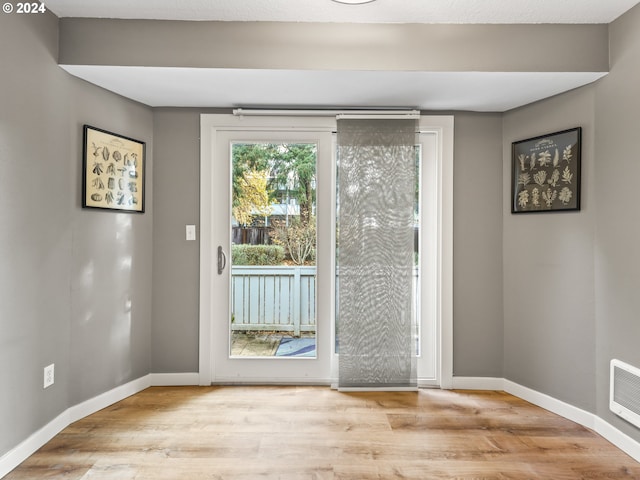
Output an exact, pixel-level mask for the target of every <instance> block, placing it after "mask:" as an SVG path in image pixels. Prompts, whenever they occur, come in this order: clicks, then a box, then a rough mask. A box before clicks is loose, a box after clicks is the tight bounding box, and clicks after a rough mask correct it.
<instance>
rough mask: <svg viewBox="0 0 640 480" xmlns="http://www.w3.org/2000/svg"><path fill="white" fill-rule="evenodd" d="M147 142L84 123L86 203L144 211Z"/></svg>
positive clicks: (95, 206)
mask: <svg viewBox="0 0 640 480" xmlns="http://www.w3.org/2000/svg"><path fill="white" fill-rule="evenodd" d="M145 147H146V145H145V143H144V142H141V141H139V140H134V139H133V138H128V137H124V136H122V135H118V134H116V133H112V132H108V131H106V130H102V129H99V128H95V127H91V126H89V125H85V126H84V149H83V161H82V168H83V175H82V206H83V208H101V209H107V210H120V211H125V212H139V213H143V212H144V176H145V163H144V162H145Z"/></svg>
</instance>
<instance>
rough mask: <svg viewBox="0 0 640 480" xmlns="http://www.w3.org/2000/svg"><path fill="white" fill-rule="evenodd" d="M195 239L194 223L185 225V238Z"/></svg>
mask: <svg viewBox="0 0 640 480" xmlns="http://www.w3.org/2000/svg"><path fill="white" fill-rule="evenodd" d="M195 239H196V226H195V225H187V240H189V241H191V240H195Z"/></svg>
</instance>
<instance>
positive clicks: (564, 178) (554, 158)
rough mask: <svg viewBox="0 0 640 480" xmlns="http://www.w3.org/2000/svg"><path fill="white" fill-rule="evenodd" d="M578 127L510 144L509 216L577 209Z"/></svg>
mask: <svg viewBox="0 0 640 480" xmlns="http://www.w3.org/2000/svg"><path fill="white" fill-rule="evenodd" d="M581 142H582V128H581V127H577V128H572V129H569V130H563V131H561V132H555V133H550V134H548V135H541V136H539V137H534V138H528V139H526V140H520V141H517V142H513V143H512V144H511V146H512V150H511V193H512V195H511V213H534V212H559V211H567V210H580V163H581Z"/></svg>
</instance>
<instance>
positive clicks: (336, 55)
mask: <svg viewBox="0 0 640 480" xmlns="http://www.w3.org/2000/svg"><path fill="white" fill-rule="evenodd" d="M497 52H499V54H498V53H497ZM608 60H609V52H608V49H607V26H606V25H558V24H555V25H540V24H536V25H437V24H371V25H368V24H341V23H278V22H180V21H154V20H107V19H90V18H89V19H87V18H64V19H62V20H61V33H60V63H61V64H70V65H132V66H154V67H163V66H166V67H197V68H201V67H211V68H266V69H275V68H277V69H302V70H307V69H313V70H382V71H388V70H402V71H435V72H438V71H440V72H458V71H467V72H474V71H477V72H518V71H521V72H606V71H608V66H609V63H608Z"/></svg>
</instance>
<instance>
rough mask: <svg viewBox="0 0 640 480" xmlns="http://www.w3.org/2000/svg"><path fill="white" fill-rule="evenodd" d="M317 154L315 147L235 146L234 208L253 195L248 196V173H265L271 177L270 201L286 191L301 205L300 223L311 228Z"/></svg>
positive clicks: (290, 145)
mask: <svg viewBox="0 0 640 480" xmlns="http://www.w3.org/2000/svg"><path fill="white" fill-rule="evenodd" d="M316 150H317V149H316V145H314V144H265V143H257V144H234V145H233V150H232V158H233V206H234V207H236V206H239V204H241V203H243V202H244V200H243V197H244V196H246V195H249V194H250V193H249V192H245V188H247V187H246V186H247V183H248V182H247V178H246V177H247V175H249V173H248V172H254V173H255V172H264V174H265V176H268V177H269V178H268V181H269V183H268V184H267V193H268V195H269V199H270V200H271V201H273V200H275V198H274V196H275V194H276V193H277V191H278V190H283V189H284V190H286V191H287V192H288V193H289V195H291V196H292V197H293V198H295V199H296V200H297V201H298V204H299V205H300V221H301V223H302V224H303V225H307V224H309V222H310V220H311V216H312V213H313V205H314V202H315V200H316V193H315V180H316V157H317V151H316ZM249 183H250V182H249ZM236 219H237V217H236Z"/></svg>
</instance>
